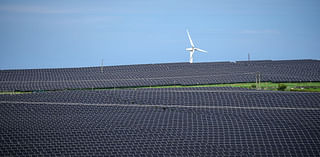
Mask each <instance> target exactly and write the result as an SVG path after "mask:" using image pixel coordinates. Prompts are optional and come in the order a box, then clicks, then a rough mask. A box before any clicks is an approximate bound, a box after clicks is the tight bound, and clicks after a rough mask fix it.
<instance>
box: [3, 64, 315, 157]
mask: <svg viewBox="0 0 320 157" xmlns="http://www.w3.org/2000/svg"><path fill="white" fill-rule="evenodd" d="M270 62H271V61H263V62H256V63H255V62H253V63H251V64H250V66H249V67H248V64H247V63H245V66H246V67H245V66H243V65H242V64H244V63H238V65H234V64H231V63H198V64H194V65H188V66H187V67H186V68H185V71H184V69H183V67H181V66H180V65H185V64H169V65H166V64H161V65H150V66H147V65H132V66H118V67H117V66H115V67H106V70H105V71H108V70H107V69H108V68H110V69H113V71H114V73H113V74H111V75H113V76H108V77H109V79H108V80H106V83H104V82H103V80H104V79H103V77H102V76H101V78H100V79H97V78H92V79H91V83H93V84H95V83H97V82H100V83H98V84H97V86H95V87H92V88H87V87H89V86H91V85H92V84H91V83H90V77H92V76H93V75H94V76H98V75H99V74H98V72H97V73H94V72H92V73H90V74H91V75H90V76H82V74H81V76H82V77H80V75H78V76H79V78H78V77H75V76H73V73H70V71H77V72H78V73H83V74H85V72H84V71H86V72H88V68H84V69H81V68H79V69H73V70H70V69H63V71H66V72H65V73H63V74H64V75H60V74H58V73H56V71H59V70H57V69H52V70H22V71H19V70H18V71H2V72H0V78H1V80H2V82H1V83H2V85H3V84H5V83H8V82H10V80H11V83H9V84H7V85H6V86H2V87H1V89H3V90H2V94H0V112H1V114H0V116H1V118H0V125H1V129H0V137H1V138H0V143H1V145H0V156H319V155H320V138H319V137H320V107H319V104H320V93H318V92H309V91H304V92H296V91H290V90H293V89H291V88H294V90H298V89H301V90H303V89H305V90H310V89H313V88H318V87H319V84H320V83H319V81H320V79H318V78H320V77H319V75H320V73H318V72H319V69H311V72H308V73H307V72H305V71H304V70H305V69H308V67H318V66H319V64H320V63H319V61H314V60H311V61H309V60H303V61H272V62H271V63H273V62H274V63H275V64H271V63H270ZM202 64H203V65H202ZM220 64H223V65H224V66H225V65H230V67H229V68H231V70H230V71H232V69H233V68H235V69H237V70H243V69H259V67H265V68H266V67H267V66H272V67H275V68H274V69H273V68H270V69H273V70H276V69H278V70H279V71H281V72H285V71H286V73H283V75H280V74H279V73H278V72H279V71H278V72H277V74H276V73H275V72H272V71H270V72H268V71H267V70H265V72H264V75H266V76H267V74H269V75H268V78H267V79H266V77H265V78H264V79H265V80H267V81H266V82H264V81H263V79H262V81H263V82H261V86H260V87H261V88H263V89H264V90H256V89H255V88H252V85H255V83H245V82H243V83H239V82H242V81H239V80H243V81H245V79H244V78H247V79H248V80H251V79H252V80H251V81H249V82H255V76H256V75H255V74H254V75H253V77H252V78H251V77H247V76H248V75H239V74H235V75H229V74H230V73H229V74H228V77H225V74H226V72H224V71H219V73H223V76H224V77H220V78H217V76H218V75H219V74H218V72H217V71H215V72H211V74H213V73H215V74H214V76H216V77H214V78H212V77H211V76H213V75H210V77H208V75H207V74H208V73H210V71H212V68H211V69H210V68H209V70H208V69H202V68H203V67H211V66H213V65H214V66H213V67H215V68H216V67H217V65H220ZM252 64H257V65H252ZM251 65H252V66H251ZM280 65H281V66H280ZM137 66H138V67H139V66H142V67H144V70H145V71H146V73H145V74H143V75H142V74H141V76H140V78H138V76H135V75H137V74H138V72H137V71H135V70H137V69H139V68H138V67H137ZM175 66H176V69H180V71H179V73H178V72H176V73H174V72H172V73H170V72H168V73H165V72H164V71H162V74H161V73H160V72H159V71H161V69H163V68H164V67H166V68H167V67H170V68H171V69H172V68H174V67H175ZM128 67H132V68H131V69H132V70H133V71H128ZM155 67H156V69H158V70H159V71H158V73H152V74H149V75H147V72H148V69H147V68H149V69H154V68H155ZM218 67H220V66H218ZM292 67H295V69H292ZM299 67H300V70H299ZM181 68H182V69H181ZM89 69H90V68H89ZM110 69H109V71H112V70H110ZM164 69H165V68H164ZM190 69H196V70H194V71H198V72H197V74H198V75H197V76H198V77H187V76H190V73H189V72H188V70H190ZM266 69H268V68H266ZM270 69H269V70H270ZM291 69H292V70H291ZM301 69H304V70H301ZM60 70H62V69H60ZM91 70H92V69H91ZM141 70H143V68H141V69H139V70H138V71H139V72H141ZM199 70H200V71H199ZM201 70H202V71H203V72H201ZM89 71H90V70H89ZM105 71H104V72H105ZM208 71H209V72H208ZM260 71H262V70H260ZM51 72H53V73H54V74H58V76H62V77H64V78H65V80H66V79H67V78H69V81H65V82H64V83H65V84H61V83H62V82H60V81H59V78H58V77H57V76H55V75H54V74H52V73H51ZM291 72H292V73H293V74H291ZM121 73H123V75H125V77H127V80H125V81H124V79H122V80H120V83H118V86H117V87H110V86H104V85H107V84H109V83H110V82H113V83H115V84H116V81H117V79H118V77H121V76H122V74H121ZM18 74H24V75H26V76H27V77H22V76H20V75H18ZM38 74H39V75H38ZM120 74H121V75H120ZM127 74H132V75H131V76H129V75H127ZM75 75H76V74H75ZM151 75H152V76H151ZM155 75H158V76H157V77H155ZM168 75H170V76H168ZM49 76H55V77H53V78H50V77H49ZM103 76H105V75H104V74H103ZM220 76H222V74H221V75H220ZM238 76H239V78H238ZM244 76H246V77H244ZM302 76H306V78H303V77H302ZM72 78H73V79H75V78H77V81H79V82H81V83H79V82H78V83H79V84H73V83H74V82H76V81H75V80H73V83H72V81H71V80H72ZM130 78H131V79H130ZM177 78H179V81H180V82H179V83H176V82H175V83H173V84H170V82H171V81H167V80H173V79H175V80H178V79H177ZM188 79H191V81H190V80H188ZM272 79H273V82H270V80H272ZM285 79H287V81H288V82H293V81H294V80H295V79H299V80H300V79H302V80H303V79H304V80H305V81H302V82H301V83H281V84H285V85H287V88H286V89H285V91H278V90H276V89H277V88H278V85H279V83H280V82H283V80H285ZM310 79H313V81H315V82H310V81H306V80H310ZM84 80H85V81H84ZM133 80H134V81H137V82H135V84H136V85H141V86H136V85H135V84H131V83H132V81H133ZM143 80H145V82H144V81H143ZM156 80H157V81H156ZM214 80H215V81H217V82H218V81H225V82H224V83H220V82H219V84H217V83H214ZM19 81H22V82H19ZM121 81H123V82H121ZM139 81H140V82H139ZM153 81H155V82H153ZM233 81H234V82H233ZM159 82H164V83H163V84H158V83H159ZM183 82H184V83H185V84H183ZM192 82H193V84H191V83H192ZM197 82H198V83H199V84H197ZM206 82H209V83H207V84H206ZM212 82H213V83H212ZM298 82H299V81H298ZM14 83H16V84H14ZM122 83H123V84H122ZM150 83H151V84H150ZM152 83H154V84H152ZM200 83H201V84H203V85H200ZM208 84H209V85H208ZM46 85H49V86H46ZM77 85H80V86H77ZM124 85H126V86H124ZM150 86H151V87H152V88H150ZM61 87H75V88H61ZM133 87H134V88H133ZM311 87H312V88H311ZM302 88H303V89H302ZM11 89H14V90H11ZM18 89H19V90H18ZM22 89H24V90H22ZM17 91H18V92H17Z"/></svg>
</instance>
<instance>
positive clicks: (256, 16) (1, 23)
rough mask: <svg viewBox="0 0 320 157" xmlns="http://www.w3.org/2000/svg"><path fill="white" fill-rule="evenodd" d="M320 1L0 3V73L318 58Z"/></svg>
mask: <svg viewBox="0 0 320 157" xmlns="http://www.w3.org/2000/svg"><path fill="white" fill-rule="evenodd" d="M319 17H320V1H319V0H241V1H240V0H223V1H222V0H194V1H190V0H176V1H173V0H163V1H159V0H107V1H98V0H59V1H58V0H57V1H52V0H50V1H49V0H48V1H45V0H28V1H26V0H0V47H1V50H0V53H1V56H0V69H21V68H22V69H30V68H62V67H87V66H99V65H100V64H101V60H102V59H103V60H104V65H127V64H149V63H169V62H188V60H189V53H188V52H187V51H185V48H187V47H190V44H189V41H188V38H187V34H186V29H189V31H190V35H191V37H192V39H193V41H194V43H195V45H196V46H197V47H199V48H201V49H204V50H207V51H208V52H209V53H208V54H204V53H195V55H194V62H216V61H237V60H247V55H248V53H250V55H251V59H253V60H266V59H268V60H269V59H272V60H282V59H320V52H319V50H320V30H319V28H320V20H319Z"/></svg>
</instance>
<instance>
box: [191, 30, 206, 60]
mask: <svg viewBox="0 0 320 157" xmlns="http://www.w3.org/2000/svg"><path fill="white" fill-rule="evenodd" d="M187 34H188V37H189V41H190V44H191V48H186V50H187V51H190V63H193V53H194V52H195V51H199V52H205V53H207V51H205V50H201V49H199V48H195V47H194V44H193V42H192V40H191V37H190V34H189V31H188V30H187Z"/></svg>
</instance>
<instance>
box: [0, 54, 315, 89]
mask: <svg viewBox="0 0 320 157" xmlns="http://www.w3.org/2000/svg"><path fill="white" fill-rule="evenodd" d="M257 72H259V73H260V74H261V81H272V82H309V81H320V61H318V60H284V61H268V60H266V61H250V62H247V61H240V62H235V63H233V62H210V63H193V64H190V63H169V64H144V65H126V66H106V67H103V70H101V67H89V68H64V69H31V70H1V71H0V91H36V90H60V89H79V88H113V87H131V86H156V85H174V84H175V85H178V84H180V85H194V84H218V83H236V82H255V81H256V73H257Z"/></svg>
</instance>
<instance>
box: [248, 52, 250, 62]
mask: <svg viewBox="0 0 320 157" xmlns="http://www.w3.org/2000/svg"><path fill="white" fill-rule="evenodd" d="M248 61H249V62H250V53H248Z"/></svg>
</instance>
